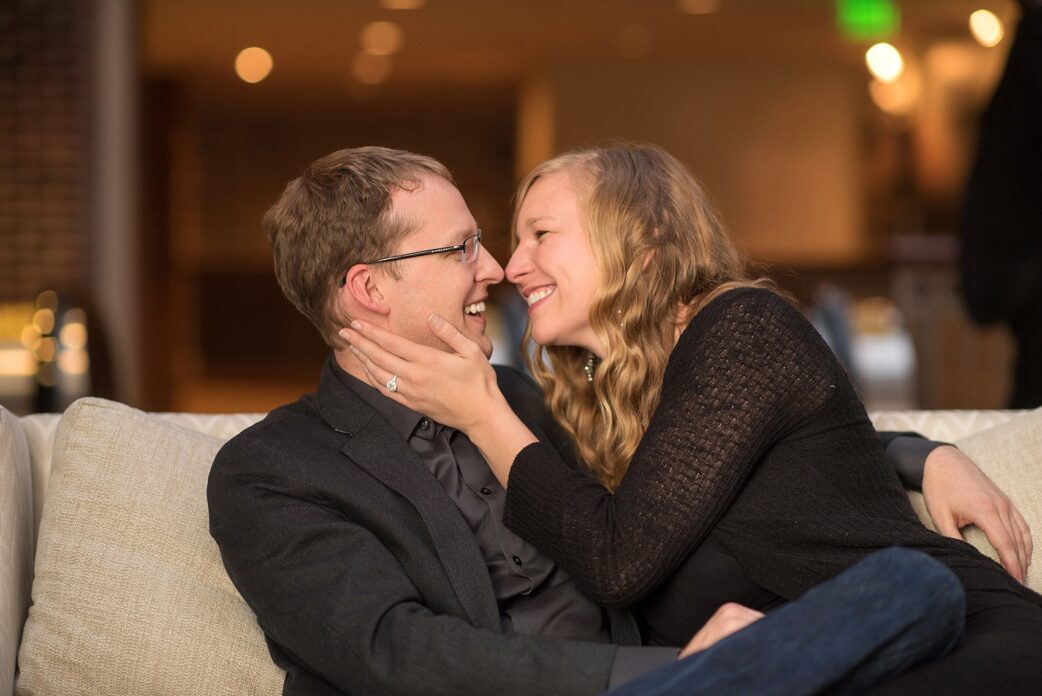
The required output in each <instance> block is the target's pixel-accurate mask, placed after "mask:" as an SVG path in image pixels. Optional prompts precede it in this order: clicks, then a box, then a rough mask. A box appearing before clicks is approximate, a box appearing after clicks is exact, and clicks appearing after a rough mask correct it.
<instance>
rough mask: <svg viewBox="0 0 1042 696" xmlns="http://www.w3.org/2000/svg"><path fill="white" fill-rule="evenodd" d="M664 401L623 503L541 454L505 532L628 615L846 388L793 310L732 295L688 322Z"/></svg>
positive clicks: (523, 469)
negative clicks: (767, 463)
mask: <svg viewBox="0 0 1042 696" xmlns="http://www.w3.org/2000/svg"><path fill="white" fill-rule="evenodd" d="M664 379H665V381H664V384H663V388H662V397H661V402H660V404H659V407H658V409H657V411H656V412H655V414H654V416H653V418H652V421H651V423H650V425H649V428H648V430H647V432H646V434H645V436H644V439H643V440H642V442H641V443H640V446H639V447H638V449H637V451H636V453H635V455H634V457H633V460H632V461H631V463H630V466H629V470H628V472H627V474H626V476H625V477H624V478H623V481H622V483H621V484H620V485H619V487H618V489H617V490H616V491H615V494H614V495H612V494H609V493H607V492H606V491H605V490H604V489H603V488H602V487H601V486H600V485H599V484H598V482H597V481H596V480H594V479H593V478H592V477H590V476H588V475H585V474H584V473H583V472H576V471H574V470H571V469H569V468H568V467H563V466H560V465H559V463H558V462H557V459H556V456H555V453H553V452H552V451H551V449H550V448H548V447H546V446H545V445H542V444H539V443H536V444H532V445H529V446H528V447H526V448H525V449H524V450H523V451H522V452H521V453H520V455H519V456H518V459H517V461H516V462H515V463H514V466H513V469H512V471H511V474H510V486H509V488H508V493H507V506H506V513H505V520H506V523H507V525H508V526H510V527H511V528H512V529H514V530H515V531H517V532H519V533H520V534H521V535H522V536H524V537H525V538H526V539H528V540H529V541H531V542H532V543H534V544H535V545H536V546H538V547H539V548H541V549H542V550H543V551H545V552H546V553H548V554H549V555H550V556H551V557H553V558H554V559H556V560H557V561H558V562H559V563H560V564H561V565H562V566H563V567H565V569H566V570H568V571H569V573H570V574H571V575H572V576H573V577H574V578H575V579H576V580H577V581H578V582H579V583H580V584H581V585H582V586H583V587H584V589H586V590H587V591H588V592H590V593H591V594H592V596H594V597H595V598H596V599H597V600H598V601H600V602H602V603H605V604H607V605H609V606H625V605H629V604H632V603H634V602H635V601H637V600H639V599H640V598H641V597H642V596H643V595H645V594H646V593H647V592H649V591H651V590H652V589H654V588H655V587H656V586H658V585H659V584H660V583H661V582H662V581H663V580H664V579H665V578H667V577H668V576H669V575H670V574H671V573H672V572H673V571H674V569H675V568H676V567H677V566H678V565H679V563H680V562H681V561H682V560H683V559H684V558H686V557H687V556H688V555H689V554H690V552H691V551H692V550H693V549H694V548H695V547H696V546H697V545H698V544H699V543H701V541H702V540H703V539H704V538H705V536H706V535H707V534H708V532H709V531H710V530H711V529H712V527H713V526H714V525H715V524H716V522H717V521H718V520H719V518H720V516H721V515H722V514H723V512H724V511H725V510H726V509H727V508H728V506H729V505H730V504H731V502H732V501H733V500H734V498H735V497H736V496H737V495H738V493H739V492H740V491H741V489H742V487H743V486H744V485H745V483H746V481H747V480H748V477H749V476H750V474H751V473H752V472H753V470H754V469H755V468H756V466H757V464H758V463H759V462H760V460H761V459H762V457H763V456H764V454H765V453H766V452H767V451H768V450H769V449H770V448H771V447H773V446H774V445H775V444H776V443H778V442H779V441H780V440H781V439H782V438H783V437H784V436H785V435H786V434H788V433H789V432H791V431H792V430H794V429H795V428H797V427H798V426H799V425H801V424H803V423H805V422H806V421H808V420H809V419H810V418H811V417H813V416H814V415H815V414H816V413H818V411H820V409H821V408H822V407H823V406H824V404H825V402H826V401H827V400H828V399H829V398H830V396H831V394H832V393H833V392H834V389H835V385H836V384H837V383H838V382H837V380H839V379H845V377H844V375H843V373H842V371H841V368H839V366H838V365H837V364H836V362H835V359H834V358H833V357H832V354H831V352H830V351H829V349H828V347H827V346H825V344H824V343H823V342H822V341H821V339H820V337H819V336H818V334H817V333H816V332H815V331H814V329H813V327H811V326H810V325H809V324H808V323H807V322H806V320H805V319H804V318H803V317H802V316H801V315H800V314H799V313H798V312H797V311H796V310H795V309H794V308H793V307H791V306H790V305H788V304H787V303H786V302H785V301H784V300H782V299H781V298H779V297H777V296H776V295H774V294H772V293H769V292H767V291H763V290H736V291H731V292H728V293H726V294H725V295H722V296H721V297H720V298H718V299H717V300H715V301H714V302H712V303H710V305H709V306H707V307H706V308H705V309H704V310H703V311H702V312H700V313H699V314H698V315H697V316H696V317H695V319H694V320H693V321H692V322H691V324H690V325H689V327H688V329H687V330H686V331H685V332H684V335H683V336H682V337H681V339H680V342H679V343H678V344H677V347H676V349H675V350H674V352H673V355H672V356H671V358H670V364H669V366H668V368H667V370H666V374H665V377H664Z"/></svg>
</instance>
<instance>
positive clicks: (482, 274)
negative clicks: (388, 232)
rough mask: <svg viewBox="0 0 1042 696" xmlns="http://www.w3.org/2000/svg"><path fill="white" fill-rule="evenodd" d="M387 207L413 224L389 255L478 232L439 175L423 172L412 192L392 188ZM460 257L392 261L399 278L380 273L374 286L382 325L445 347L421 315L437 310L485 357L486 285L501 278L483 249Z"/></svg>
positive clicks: (447, 243)
mask: <svg viewBox="0 0 1042 696" xmlns="http://www.w3.org/2000/svg"><path fill="white" fill-rule="evenodd" d="M391 205H393V206H394V213H395V214H397V215H401V216H404V218H405V219H406V220H407V221H408V222H409V223H410V226H411V227H413V228H414V231H413V232H412V233H411V234H409V235H408V236H407V237H406V238H405V239H404V240H402V242H401V243H400V244H399V245H398V248H397V249H395V250H394V253H395V254H406V253H409V252H411V251H421V250H423V249H434V248H438V247H446V246H453V245H457V244H462V243H463V241H464V240H465V239H466V238H467V237H470V236H472V235H474V234H475V233H477V231H478V226H477V223H476V222H475V221H474V216H473V215H471V214H470V210H469V209H468V208H467V204H466V203H464V202H463V196H461V195H460V192H459V191H458V190H457V189H456V187H455V186H453V185H452V184H450V183H449V182H448V181H446V180H445V179H442V178H441V177H439V176H433V175H425V176H424V177H423V178H422V185H421V186H420V187H419V188H417V189H416V190H414V191H405V190H402V189H399V190H397V191H396V192H395V193H394V194H393V195H392V198H391ZM460 256H461V254H460V252H458V251H454V252H449V253H445V254H431V255H427V256H418V257H415V258H411V259H403V260H401V261H399V262H398V264H399V268H400V270H401V279H399V280H395V279H394V278H391V277H390V276H389V275H384V277H383V279H382V282H380V287H381V289H382V290H383V291H384V296H385V299H386V301H387V304H388V306H389V307H390V308H391V311H390V313H389V314H388V317H387V321H388V325H389V326H388V328H390V329H391V330H392V331H395V332H396V333H398V334H399V335H401V336H404V337H406V338H409V339H411V340H413V341H416V342H417V343H423V344H425V345H429V346H434V347H436V348H441V349H445V345H444V344H443V343H442V342H441V341H440V340H439V339H437V338H435V337H434V335H433V334H432V333H431V331H430V329H429V328H428V326H427V317H429V316H430V315H431V314H432V313H433V314H438V315H440V316H442V317H443V318H445V319H446V320H447V321H448V322H449V323H451V324H452V325H453V326H455V327H456V328H457V329H459V330H460V331H461V332H462V333H463V335H465V336H467V337H468V338H469V339H470V340H472V341H474V342H475V343H477V344H478V346H480V347H481V349H482V350H483V351H484V353H485V355H486V356H491V355H492V341H491V340H489V338H488V336H486V335H485V300H486V299H488V288H489V286H491V285H495V284H496V283H498V282H500V281H501V280H503V268H502V267H501V266H500V265H499V263H497V262H496V260H495V259H494V258H492V255H491V254H489V253H488V252H487V251H486V250H485V249H484V248H480V249H479V251H478V255H477V258H476V259H474V260H473V261H471V262H464V261H461V260H460Z"/></svg>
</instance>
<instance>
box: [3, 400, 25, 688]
mask: <svg viewBox="0 0 1042 696" xmlns="http://www.w3.org/2000/svg"><path fill="white" fill-rule="evenodd" d="M32 519H33V499H32V480H31V470H30V463H29V448H28V446H27V445H26V442H25V434H24V433H23V432H22V428H21V426H20V424H19V422H18V418H16V417H15V416H13V415H12V414H11V412H10V411H7V410H6V409H4V408H2V407H0V696H10V694H11V685H12V684H13V682H14V673H15V658H16V657H17V655H18V643H19V641H20V640H21V635H22V624H23V623H25V614H26V611H27V610H28V607H29V585H30V583H31V582H32V566H33V526H32V524H33V523H32Z"/></svg>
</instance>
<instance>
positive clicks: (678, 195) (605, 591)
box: [352, 146, 1042, 692]
mask: <svg viewBox="0 0 1042 696" xmlns="http://www.w3.org/2000/svg"><path fill="white" fill-rule="evenodd" d="M514 222H515V225H514V227H515V236H516V249H515V251H514V254H513V256H512V258H511V260H510V263H509V264H508V266H507V277H508V279H509V280H510V281H511V282H513V283H515V284H516V285H517V286H518V289H519V290H520V292H521V294H522V296H524V297H525V299H526V301H527V302H528V304H529V318H530V326H529V334H530V336H531V337H532V339H534V340H535V342H536V343H538V344H539V345H540V346H542V348H541V349H540V350H538V351H537V352H536V357H535V359H534V360H533V372H534V373H535V375H536V377H537V380H538V381H540V383H541V385H542V386H543V388H544V390H545V392H546V397H547V403H548V405H549V406H550V408H551V410H552V411H553V413H554V415H555V417H556V418H557V419H558V420H559V421H560V422H561V424H562V425H563V426H564V427H565V429H566V430H567V431H568V432H569V434H570V435H571V436H572V437H573V438H574V440H575V443H576V448H577V451H578V455H579V457H580V458H581V460H582V461H583V462H585V463H586V466H587V467H588V469H589V470H590V471H591V472H593V473H594V474H595V476H596V478H592V477H590V476H589V475H588V474H587V473H586V472H584V471H582V470H579V469H577V468H576V467H573V466H570V465H569V464H568V462H566V461H564V460H562V459H561V457H560V456H559V455H558V454H557V453H556V452H555V451H553V450H552V449H551V448H549V447H547V446H545V445H542V444H540V443H538V442H537V441H536V440H535V438H534V437H533V436H532V435H531V433H530V432H528V430H527V429H526V428H525V426H524V425H523V424H522V423H521V422H520V420H519V419H517V417H516V416H514V414H513V413H512V412H511V411H510V408H509V406H508V405H507V404H506V402H505V400H504V399H503V398H502V396H501V395H500V394H499V393H498V390H497V388H496V385H495V377H494V375H493V373H492V371H491V370H490V369H488V367H487V365H482V364H481V363H482V360H481V359H480V358H481V356H480V355H478V354H477V351H476V350H473V349H472V348H471V347H469V346H467V345H465V343H464V342H463V341H460V340H459V339H460V338H462V337H459V336H456V335H453V334H454V332H453V331H452V330H451V329H447V327H446V326H445V324H444V322H440V321H438V320H437V319H436V318H435V319H434V320H433V321H432V322H431V324H432V330H433V331H434V332H435V334H436V335H438V336H440V337H442V338H443V340H446V341H447V342H449V344H450V346H451V347H453V348H454V350H455V354H454V355H448V354H445V355H438V354H437V351H429V352H427V353H423V354H422V357H420V358H419V359H418V360H417V359H416V358H417V356H419V355H420V354H418V353H413V352H411V351H401V350H398V349H397V348H396V349H395V351H396V352H397V356H395V355H389V354H388V353H386V352H383V351H381V350H380V349H379V348H378V347H376V346H374V345H372V344H370V343H368V342H365V341H364V340H362V339H361V337H358V336H356V335H352V336H353V340H352V343H354V344H356V345H357V346H358V347H359V348H360V349H362V350H363V351H364V352H365V355H366V358H367V359H368V360H370V361H371V362H370V371H371V374H372V378H373V384H374V385H381V386H382V385H384V384H386V382H387V381H388V380H389V379H390V376H391V374H398V375H402V374H403V373H406V371H407V373H408V375H409V380H408V381H409V383H411V384H414V385H421V384H422V385H423V386H422V389H421V388H419V387H417V388H416V389H415V390H413V391H411V392H410V394H409V395H408V397H406V396H405V395H403V394H401V393H399V394H395V398H397V399H398V400H401V401H403V402H405V403H407V405H410V406H412V407H413V408H416V409H417V410H421V411H423V412H425V413H426V414H428V415H430V416H432V417H434V418H435V419H436V420H438V421H440V422H443V423H446V424H448V425H453V426H455V427H457V428H459V429H461V430H463V431H464V432H466V433H467V434H468V436H469V437H470V439H471V440H472V441H473V442H474V443H475V444H476V445H477V446H478V447H479V448H480V449H481V450H482V452H483V453H484V454H485V456H486V459H487V460H488V461H489V464H490V466H491V467H492V468H493V470H494V471H495V473H496V476H497V477H498V478H499V479H500V481H502V482H503V483H504V484H506V483H507V482H508V479H509V488H508V496H507V507H506V513H505V520H506V523H507V525H508V526H510V527H512V528H513V529H514V530H515V531H517V532H519V533H520V534H521V535H522V536H524V537H525V538H526V539H528V540H529V541H531V542H532V543H533V544H535V545H536V546H537V547H539V548H541V549H542V550H543V551H545V552H546V553H548V554H549V555H550V556H551V557H553V558H554V559H555V560H557V561H558V563H560V564H561V565H562V566H563V567H564V568H565V569H566V570H568V571H569V572H570V573H571V574H572V576H573V577H575V578H576V580H577V582H579V583H580V585H581V586H582V587H584V588H585V589H586V590H587V591H589V592H590V594H592V595H593V597H594V598H596V599H597V600H598V601H600V602H602V603H604V604H606V605H610V606H631V607H633V608H634V611H635V612H636V613H637V615H638V617H639V618H640V620H641V622H642V624H643V628H644V629H645V632H646V635H647V637H648V638H649V640H650V641H651V642H657V643H663V644H670V645H678V644H680V645H682V644H683V640H684V639H685V637H686V636H689V635H690V634H691V632H692V630H693V629H695V628H697V627H698V626H700V625H701V624H702V623H703V622H704V621H705V620H706V619H707V618H708V617H709V616H710V615H711V614H712V612H713V611H714V610H715V609H716V607H718V606H719V605H720V604H721V603H723V602H738V603H741V604H744V605H746V606H751V607H753V608H756V609H769V608H772V607H774V606H776V605H778V604H781V603H784V602H785V601H787V600H790V599H792V598H795V597H797V596H799V595H801V594H802V593H804V592H805V591H807V590H808V589H809V588H811V587H813V586H815V585H817V584H819V583H821V582H823V581H824V580H826V579H828V578H830V577H832V576H834V575H836V574H837V573H839V572H840V571H842V570H843V569H844V568H847V567H849V566H851V565H853V564H854V563H856V562H857V561H858V560H860V559H861V558H863V557H865V556H866V555H868V554H869V553H870V552H872V551H874V550H876V549H879V548H883V547H886V546H891V545H895V544H897V545H903V546H909V547H912V548H917V549H921V550H923V551H925V552H927V553H928V554H930V555H932V556H933V557H935V558H937V559H938V560H940V561H942V562H943V563H945V564H946V565H948V566H949V567H950V568H951V569H952V570H953V571H954V572H955V573H956V575H957V576H958V577H959V579H960V581H961V582H962V584H963V586H964V587H965V589H966V590H967V602H968V610H967V635H966V638H965V639H964V641H963V642H962V643H961V644H960V646H959V647H958V648H957V649H956V650H955V651H954V652H953V653H952V654H950V655H949V656H948V657H945V658H942V659H940V660H937V661H935V662H933V663H931V664H930V665H926V666H924V667H920V668H917V669H916V670H913V671H912V672H910V673H908V674H906V675H904V676H902V677H900V678H899V679H898V680H897V681H896V682H894V688H901V689H911V688H915V689H924V690H925V689H936V690H940V689H942V688H943V689H946V690H959V689H966V690H969V691H975V690H980V689H982V688H988V689H994V688H1005V689H1007V690H1012V691H1017V690H1018V689H1024V690H1026V689H1030V690H1031V691H1032V692H1033V691H1035V690H1037V685H1038V684H1039V683H1040V681H1039V679H1040V677H1042V659H1040V658H1042V597H1039V596H1038V595H1036V594H1035V593H1033V592H1030V591H1029V590H1026V589H1025V588H1023V587H1022V586H1020V585H1019V584H1018V583H1017V582H1016V581H1015V580H1013V579H1012V578H1011V577H1010V576H1009V575H1008V574H1007V573H1006V572H1005V571H1003V570H1002V568H1001V567H999V566H998V565H997V564H995V563H993V562H992V561H990V560H988V559H986V558H985V557H983V556H981V555H980V554H979V553H977V552H976V551H975V550H974V549H972V547H969V546H968V545H966V544H964V543H961V542H958V541H954V540H951V539H947V538H944V537H940V536H938V535H936V534H933V533H931V532H928V531H927V530H926V529H924V528H923V527H922V525H921V524H920V523H919V522H918V520H917V518H916V517H915V514H914V513H913V511H912V509H911V507H910V505H909V504H908V501H907V499H906V498H905V496H904V493H903V492H902V491H901V490H900V489H899V487H898V486H897V485H896V482H895V481H894V479H893V475H892V473H891V471H890V469H889V468H888V466H887V465H886V463H885V461H884V459H883V453H882V451H881V449H880V448H879V445H878V442H877V440H876V438H875V433H874V431H873V429H872V427H871V424H870V422H869V421H868V418H867V415H866V414H865V410H864V407H863V406H862V404H861V403H860V401H859V400H858V398H857V395H856V393H855V391H854V388H853V386H852V385H851V384H850V382H849V380H848V378H847V376H846V374H845V373H844V371H843V369H842V368H841V367H840V365H839V364H838V363H837V361H836V360H835V358H834V356H833V355H832V353H831V351H830V350H829V349H828V348H827V346H826V345H825V344H824V342H823V341H822V340H821V339H820V337H819V336H818V335H817V333H816V332H815V331H814V329H813V328H812V327H811V326H810V325H809V324H808V323H807V322H806V321H805V320H804V319H803V317H802V316H801V315H800V314H799V313H798V312H796V310H795V309H794V308H792V307H791V306H790V305H789V304H788V303H787V302H786V301H785V300H783V299H781V298H780V297H779V296H778V295H777V294H775V293H774V292H772V291H771V290H770V289H768V288H767V287H766V284H765V283H763V282H760V281H753V280H750V279H749V278H747V277H746V276H745V275H744V272H743V268H742V264H741V261H740V259H739V257H738V254H737V253H736V252H735V250H734V247H733V246H732V244H731V243H730V241H729V240H728V238H727V236H726V234H725V233H724V231H723V229H722V227H721V225H720V224H719V222H718V220H717V218H716V216H715V214H714V213H713V211H712V209H711V207H710V206H709V204H708V203H707V201H706V199H705V197H704V195H703V194H702V191H701V189H700V187H699V186H698V185H697V183H695V181H694V180H693V179H692V178H691V176H690V174H689V173H688V172H687V171H686V170H685V169H684V168H683V166H682V165H680V164H679V163H678V162H677V161H676V160H675V159H674V158H672V157H671V156H669V155H668V154H666V153H665V152H663V151H661V150H659V149H657V148H654V147H647V146H617V147H611V148H604V149H597V150H587V151H579V152H575V153H570V154H567V155H564V156H562V157H559V158H556V159H554V160H550V161H549V162H546V163H544V164H543V165H541V166H540V167H538V168H537V169H536V170H535V171H533V172H532V173H531V174H530V175H529V176H528V177H527V178H526V180H525V181H524V182H522V184H521V187H520V189H519V193H518V208H517V212H516V215H515V221H514ZM375 335H376V334H371V333H365V337H366V338H373V337H374V336H375ZM388 345H390V344H388ZM395 345H398V344H395ZM406 352H408V355H405V353H406ZM410 356H411V357H413V358H414V359H413V360H411V361H410V360H403V359H402V358H403V357H410ZM424 362H429V363H430V365H429V366H427V367H426V369H425V366H424V365H422V364H420V363H424ZM546 362H549V367H547V365H546V364H545V363H546ZM403 381H404V378H403ZM385 393H386V392H385ZM1000 683H1001V684H1000Z"/></svg>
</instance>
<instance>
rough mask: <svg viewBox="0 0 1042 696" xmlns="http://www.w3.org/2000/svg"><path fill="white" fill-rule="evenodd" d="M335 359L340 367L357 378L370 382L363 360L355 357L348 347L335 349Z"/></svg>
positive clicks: (366, 382)
mask: <svg viewBox="0 0 1042 696" xmlns="http://www.w3.org/2000/svg"><path fill="white" fill-rule="evenodd" d="M333 359H334V360H336V364H337V365H339V366H340V369H341V370H343V371H344V372H346V373H347V374H349V375H351V376H352V377H354V378H355V379H357V380H359V381H361V382H363V383H365V384H369V377H368V375H366V373H365V369H364V368H363V367H362V362H361V361H360V360H359V359H358V358H356V357H355V354H354V353H352V352H351V351H350V350H348V349H347V348H341V349H339V350H335V351H333Z"/></svg>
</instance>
